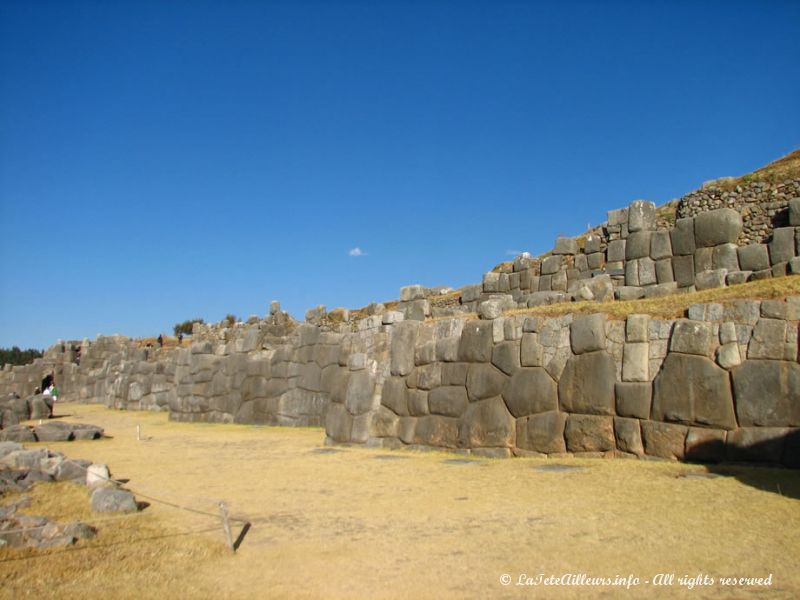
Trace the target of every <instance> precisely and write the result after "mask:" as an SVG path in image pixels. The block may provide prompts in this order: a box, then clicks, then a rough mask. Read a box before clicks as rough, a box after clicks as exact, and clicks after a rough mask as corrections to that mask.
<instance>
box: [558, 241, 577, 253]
mask: <svg viewBox="0 0 800 600" xmlns="http://www.w3.org/2000/svg"><path fill="white" fill-rule="evenodd" d="M577 253H578V242H577V241H575V238H570V237H559V238H557V239H556V246H555V248H553V254H569V255H574V254H577Z"/></svg>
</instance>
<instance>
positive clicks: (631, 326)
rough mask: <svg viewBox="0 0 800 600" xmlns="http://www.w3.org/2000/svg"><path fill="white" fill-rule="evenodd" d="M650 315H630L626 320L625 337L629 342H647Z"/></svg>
mask: <svg viewBox="0 0 800 600" xmlns="http://www.w3.org/2000/svg"><path fill="white" fill-rule="evenodd" d="M649 323H650V315H628V319H627V321H626V322H625V337H626V339H627V341H629V342H646V341H647V340H648V336H647V328H648V325H649Z"/></svg>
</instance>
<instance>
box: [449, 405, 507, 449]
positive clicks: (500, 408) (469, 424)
mask: <svg viewBox="0 0 800 600" xmlns="http://www.w3.org/2000/svg"><path fill="white" fill-rule="evenodd" d="M458 437H459V445H460V446H461V447H463V448H482V447H483V448H486V447H489V448H498V447H499V448H510V447H513V446H514V441H515V437H516V426H515V421H514V419H513V418H512V416H511V415H510V414H509V412H508V409H507V408H506V405H505V404H504V403H503V400H502V399H501V398H489V399H487V400H482V401H480V402H473V403H472V404H470V405H469V407H468V408H467V411H466V414H464V417H463V418H462V419H461V421H460V422H459V436H458Z"/></svg>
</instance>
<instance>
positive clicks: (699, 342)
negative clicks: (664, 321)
mask: <svg viewBox="0 0 800 600" xmlns="http://www.w3.org/2000/svg"><path fill="white" fill-rule="evenodd" d="M714 341H715V340H714V332H713V330H712V328H711V325H710V324H709V323H706V322H704V321H692V320H689V319H679V320H678V321H676V322H675V327H674V329H673V330H672V339H671V341H670V350H671V351H672V352H682V353H684V354H698V355H700V356H710V355H711V351H712V344H713V343H714Z"/></svg>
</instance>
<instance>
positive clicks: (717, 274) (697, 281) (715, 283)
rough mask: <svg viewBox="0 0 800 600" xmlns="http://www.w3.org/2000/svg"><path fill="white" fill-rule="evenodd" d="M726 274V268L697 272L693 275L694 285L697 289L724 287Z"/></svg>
mask: <svg viewBox="0 0 800 600" xmlns="http://www.w3.org/2000/svg"><path fill="white" fill-rule="evenodd" d="M727 275H728V270H727V269H714V270H711V271H703V272H702V273H697V275H695V277H694V285H695V287H696V288H697V290H698V291H700V290H710V289H713V288H721V287H725V279H726V277H727Z"/></svg>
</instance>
